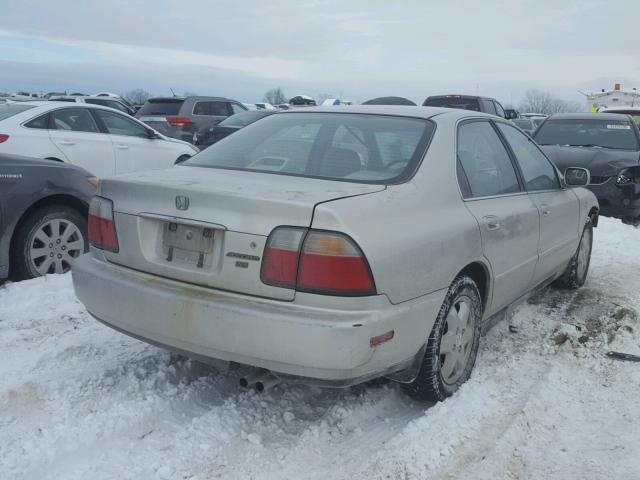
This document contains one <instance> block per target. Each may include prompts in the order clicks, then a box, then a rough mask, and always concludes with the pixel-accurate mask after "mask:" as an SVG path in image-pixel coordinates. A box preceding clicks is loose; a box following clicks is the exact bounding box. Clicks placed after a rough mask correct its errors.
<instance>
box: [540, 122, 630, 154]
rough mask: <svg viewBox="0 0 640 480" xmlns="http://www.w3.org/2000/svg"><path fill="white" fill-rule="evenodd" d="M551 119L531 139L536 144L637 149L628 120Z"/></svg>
mask: <svg viewBox="0 0 640 480" xmlns="http://www.w3.org/2000/svg"><path fill="white" fill-rule="evenodd" d="M594 117H595V118H590V119H573V118H565V119H554V118H551V119H549V120H547V121H546V122H544V123H543V124H542V125H541V126H540V128H539V129H538V131H537V132H536V134H535V135H534V138H535V140H536V142H538V144H539V145H567V146H575V147H601V148H610V149H613V150H638V149H639V148H638V138H637V137H636V132H635V127H634V125H633V124H632V123H631V122H630V121H629V120H628V119H624V118H621V119H620V120H609V119H600V118H597V115H594Z"/></svg>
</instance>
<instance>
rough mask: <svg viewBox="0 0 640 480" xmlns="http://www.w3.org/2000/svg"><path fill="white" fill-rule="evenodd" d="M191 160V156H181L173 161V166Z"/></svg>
mask: <svg viewBox="0 0 640 480" xmlns="http://www.w3.org/2000/svg"><path fill="white" fill-rule="evenodd" d="M190 158H191V156H189V155H182V156H180V157H178V159H177V160H176V161H175V163H174V165H180V164H181V163H182V162H184V161H186V160H189V159H190Z"/></svg>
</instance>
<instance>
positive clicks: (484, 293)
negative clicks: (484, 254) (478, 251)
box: [454, 260, 492, 313]
mask: <svg viewBox="0 0 640 480" xmlns="http://www.w3.org/2000/svg"><path fill="white" fill-rule="evenodd" d="M460 276H467V277H469V278H471V280H473V281H474V282H475V284H476V286H477V287H478V290H479V292H480V298H481V299H482V310H483V313H484V312H485V311H486V310H487V307H488V306H489V299H490V298H491V297H490V292H491V286H492V285H491V270H490V269H489V267H488V266H487V265H486V264H485V263H484V262H482V261H479V260H478V261H474V262H471V263H469V264H468V265H466V266H465V267H464V268H462V269H461V270H460V271H459V272H458V273H457V274H456V275H455V276H454V278H458V277H460Z"/></svg>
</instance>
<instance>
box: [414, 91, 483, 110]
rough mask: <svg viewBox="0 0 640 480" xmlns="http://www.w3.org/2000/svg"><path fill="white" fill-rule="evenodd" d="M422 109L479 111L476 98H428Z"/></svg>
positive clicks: (448, 96)
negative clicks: (442, 108) (437, 108)
mask: <svg viewBox="0 0 640 480" xmlns="http://www.w3.org/2000/svg"><path fill="white" fill-rule="evenodd" d="M422 105H423V106H424V107H445V108H459V109H462V110H473V111H474V112H479V111H480V103H478V99H477V98H476V97H463V96H460V95H447V96H445V97H429V98H427V99H426V100H425V101H424V103H423V104H422Z"/></svg>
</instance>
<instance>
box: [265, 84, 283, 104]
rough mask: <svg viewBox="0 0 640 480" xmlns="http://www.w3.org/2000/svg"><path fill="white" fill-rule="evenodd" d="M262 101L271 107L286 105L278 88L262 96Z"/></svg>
mask: <svg viewBox="0 0 640 480" xmlns="http://www.w3.org/2000/svg"><path fill="white" fill-rule="evenodd" d="M264 101H265V102H267V103H270V104H271V105H280V104H281V103H287V97H286V96H285V94H284V92H283V91H282V89H281V88H280V87H277V88H272V89H271V90H269V91H267V93H265V94H264Z"/></svg>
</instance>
